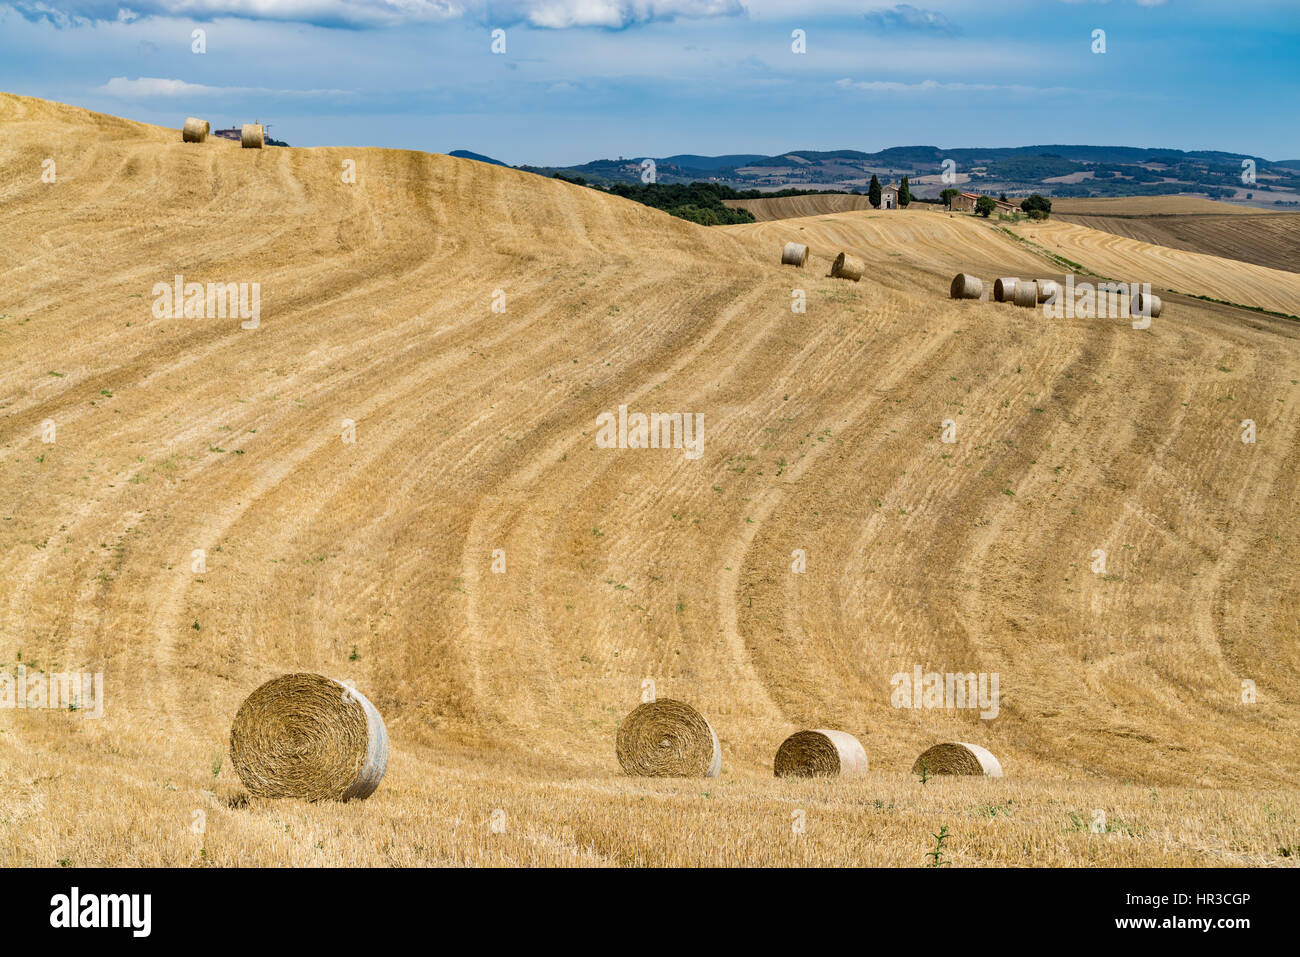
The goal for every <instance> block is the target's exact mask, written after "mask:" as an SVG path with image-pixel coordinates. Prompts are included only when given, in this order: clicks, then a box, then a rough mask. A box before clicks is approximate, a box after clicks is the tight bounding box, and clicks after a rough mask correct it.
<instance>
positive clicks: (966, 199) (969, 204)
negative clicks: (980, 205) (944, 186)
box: [948, 193, 979, 213]
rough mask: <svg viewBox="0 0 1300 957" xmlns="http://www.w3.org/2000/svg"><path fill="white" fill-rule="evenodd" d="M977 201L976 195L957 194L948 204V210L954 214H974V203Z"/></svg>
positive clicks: (977, 196) (977, 195)
mask: <svg viewBox="0 0 1300 957" xmlns="http://www.w3.org/2000/svg"><path fill="white" fill-rule="evenodd" d="M978 199H979V194H978V193H958V194H957V195H956V196H954V197H953V198H952V200H951V201H950V202H949V203H948V208H949V209H951V210H952V211H953V212H955V213H973V212H975V201H976V200H978Z"/></svg>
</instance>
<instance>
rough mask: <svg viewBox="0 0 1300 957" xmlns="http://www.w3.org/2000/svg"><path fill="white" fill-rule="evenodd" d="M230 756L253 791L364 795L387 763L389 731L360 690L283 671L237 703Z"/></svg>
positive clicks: (311, 796) (310, 796)
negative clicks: (240, 703) (284, 673)
mask: <svg viewBox="0 0 1300 957" xmlns="http://www.w3.org/2000/svg"><path fill="white" fill-rule="evenodd" d="M230 761H231V763H232V764H233V765H234V766H235V770H236V771H237V772H238V773H239V778H240V780H241V781H243V782H244V786H245V787H246V788H248V791H249V793H250V794H251V795H253V796H254V797H266V798H280V797H292V798H303V799H305V800H308V801H320V800H329V799H332V800H338V801H347V800H350V799H352V798H365V797H369V796H370V795H371V794H373V793H374V791H375V788H377V787H379V781H380V779H381V778H383V776H384V771H385V770H386V769H387V767H388V731H387V729H385V727H384V719H383V718H381V717H380V716H379V712H378V711H376V710H375V707H374V705H372V704H371V703H370V702H369V701H367V700H366V698H365V696H364V695H363V694H361V692H359V691H356V690H355V689H352V688H349V687H348V686H347V685H344V684H342V683H340V682H338V681H334V680H332V679H330V678H326V677H324V676H322V675H315V674H292V675H281V676H280V677H279V678H273V679H271V680H270V681H268V682H267V683H266V684H264V685H262V686H261V687H260V688H258V689H257V690H256V691H254V692H253V693H252V694H250V695H249V696H248V697H247V698H245V699H244V703H243V704H242V705H240V706H239V711H238V713H236V714H235V723H234V725H233V726H232V727H231V729H230Z"/></svg>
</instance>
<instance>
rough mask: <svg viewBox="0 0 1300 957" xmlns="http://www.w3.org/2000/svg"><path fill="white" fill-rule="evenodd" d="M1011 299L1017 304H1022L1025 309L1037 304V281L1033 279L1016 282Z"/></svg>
mask: <svg viewBox="0 0 1300 957" xmlns="http://www.w3.org/2000/svg"><path fill="white" fill-rule="evenodd" d="M1012 301H1014V302H1015V304H1016V305H1017V306H1022V307H1024V308H1026V309H1032V308H1033V307H1034V306H1036V305H1038V283H1036V282H1034V281H1033V280H1027V281H1025V282H1018V283H1016V289H1015V292H1014V294H1013V297H1012Z"/></svg>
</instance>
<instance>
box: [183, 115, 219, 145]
mask: <svg viewBox="0 0 1300 957" xmlns="http://www.w3.org/2000/svg"><path fill="white" fill-rule="evenodd" d="M211 132H212V126H211V124H210V123H208V121H207V120H200V119H197V118H196V117H193V116H187V117H186V118H185V126H184V127H182V129H181V142H182V143H202V142H203V141H204V140H206V139H207V138H208V134H209V133H211Z"/></svg>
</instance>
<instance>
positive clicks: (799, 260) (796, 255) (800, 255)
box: [781, 243, 808, 269]
mask: <svg viewBox="0 0 1300 957" xmlns="http://www.w3.org/2000/svg"><path fill="white" fill-rule="evenodd" d="M807 261H808V247H807V246H805V245H803V244H802V243H786V244H785V248H784V249H782V250H781V265H782V266H798V267H799V268H800V269H802V268H803V264H804V263H806V262H807Z"/></svg>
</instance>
